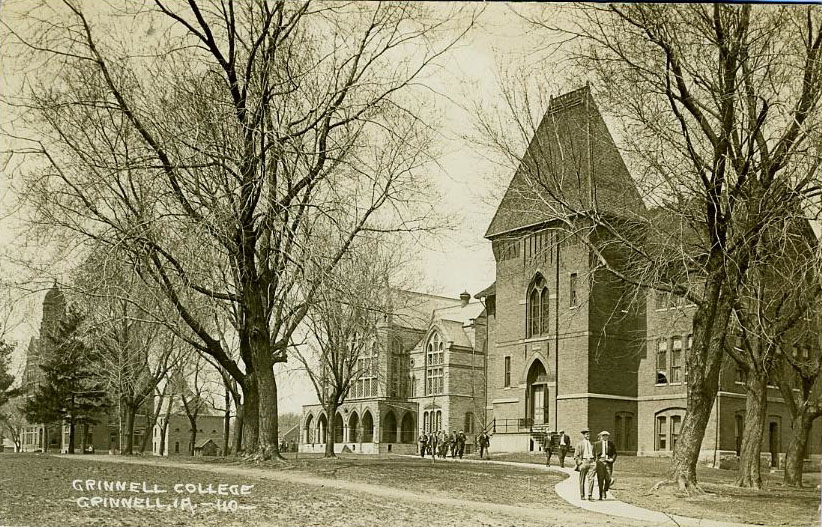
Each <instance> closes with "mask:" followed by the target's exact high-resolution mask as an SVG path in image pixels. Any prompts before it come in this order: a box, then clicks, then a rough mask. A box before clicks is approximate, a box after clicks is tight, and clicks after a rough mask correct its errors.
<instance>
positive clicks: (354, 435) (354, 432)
mask: <svg viewBox="0 0 822 527" xmlns="http://www.w3.org/2000/svg"><path fill="white" fill-rule="evenodd" d="M348 440H349V441H351V442H352V443H358V442H359V441H360V416H358V415H357V412H351V417H350V418H349V419H348Z"/></svg>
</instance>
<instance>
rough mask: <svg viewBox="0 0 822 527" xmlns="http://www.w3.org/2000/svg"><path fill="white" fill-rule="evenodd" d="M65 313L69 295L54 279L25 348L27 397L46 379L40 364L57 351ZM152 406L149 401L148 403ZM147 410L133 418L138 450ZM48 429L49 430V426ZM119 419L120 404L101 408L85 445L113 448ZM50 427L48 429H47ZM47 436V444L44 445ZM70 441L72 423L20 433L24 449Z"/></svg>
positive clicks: (78, 440) (62, 448)
mask: <svg viewBox="0 0 822 527" xmlns="http://www.w3.org/2000/svg"><path fill="white" fill-rule="evenodd" d="M65 313H66V299H65V296H64V295H63V293H62V291H60V288H59V287H57V284H56V283H55V284H54V286H52V288H51V289H49V290H48V292H46V296H45V299H44V300H43V317H42V320H41V322H40V334H39V337H34V338H32V339H31V340H30V341H29V346H28V348H27V350H26V363H25V368H24V370H23V387H24V388H25V392H26V394H27V395H26V397H29V396H31V394H33V393H34V391H35V390H36V389H37V386H38V385H39V384H41V383H42V382H43V379H44V373H43V370H42V369H40V365H42V364H45V363H46V362H47V361H48V359H49V357H51V356H52V354H53V353H55V350H54V349H53V348H54V345H53V343H52V340H53V338H54V337H55V336H56V335H57V331H58V329H59V325H60V323H61V321H62V320H63V317H64V316H65ZM147 406H148V407H150V403H147ZM144 423H145V411H144V410H140V411H139V412H138V413H137V414H136V415H135V418H134V443H133V444H134V450H135V451H136V450H138V449H139V447H140V444H141V442H142V440H143V434H144V433H145V424H144ZM47 429H48V430H47ZM119 429H120V422H119V418H118V415H117V406H116V405H112V406H111V407H110V408H109V409H108V411H101V413H100V415H99V416H98V417H97V424H93V425H88V427H87V429H86V437H85V445H86V447H87V448H89V447H90V448H91V449H93V450H94V452H97V453H100V452H109V451H111V452H114V451H116V450H118V449H119V445H120V434H119ZM47 431H48V433H46V432H47ZM74 434H75V451H76V452H80V451H81V448H82V444H83V438H82V437H81V436H82V434H83V426H81V425H77V426H75V429H74ZM46 437H48V443H49V444H48V445H45V441H46ZM68 443H69V426H68V425H67V424H62V425H61V424H59V423H53V424H50V425H45V424H42V423H29V424H27V425H26V426H24V427H23V430H22V433H21V450H22V451H23V452H34V451H57V452H66V451H67V449H68Z"/></svg>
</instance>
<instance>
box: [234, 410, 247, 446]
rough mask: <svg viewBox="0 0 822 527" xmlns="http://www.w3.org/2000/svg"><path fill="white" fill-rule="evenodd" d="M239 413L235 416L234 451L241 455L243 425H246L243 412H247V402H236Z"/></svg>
mask: <svg viewBox="0 0 822 527" xmlns="http://www.w3.org/2000/svg"><path fill="white" fill-rule="evenodd" d="M235 406H236V408H237V415H236V416H235V417H234V438H233V443H234V446H233V447H232V451H233V452H234V455H239V454H240V452H242V450H243V427H244V426H245V423H244V419H243V414H245V404H243V403H235Z"/></svg>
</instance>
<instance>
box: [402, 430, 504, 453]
mask: <svg viewBox="0 0 822 527" xmlns="http://www.w3.org/2000/svg"><path fill="white" fill-rule="evenodd" d="M467 440H468V438H467V437H466V436H465V432H463V431H462V430H460V431H459V432H451V433H450V434H449V433H448V432H445V431H444V430H440V431H439V432H429V433H425V432H423V433H422V434H421V435H420V437H419V439H418V440H417V441H418V443H419V447H420V448H419V449H420V457H425V455H426V454H431V456H433V457H435V458H436V457H437V456H439V457H441V458H443V459H445V458H446V457H448V455H449V454H450V455H451V458H452V459H454V458H457V457H459V458H460V459H462V456H463V454H465V443H466V442H467ZM476 444H477V446H478V447H479V449H480V457H483V454H484V452H486V451H487V450H488V446H489V445H490V444H491V439H490V437H489V436H488V434H487V433H486V432H485V431H484V430H483V431H482V432H481V433H480V434H479V435H478V436H477V441H476Z"/></svg>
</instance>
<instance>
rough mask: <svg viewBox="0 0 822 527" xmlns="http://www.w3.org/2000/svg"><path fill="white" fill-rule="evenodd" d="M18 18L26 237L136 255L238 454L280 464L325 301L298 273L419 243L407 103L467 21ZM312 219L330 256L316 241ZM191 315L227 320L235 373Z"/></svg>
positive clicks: (230, 15)
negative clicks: (285, 365) (364, 252)
mask: <svg viewBox="0 0 822 527" xmlns="http://www.w3.org/2000/svg"><path fill="white" fill-rule="evenodd" d="M22 10H23V9H14V8H13V7H7V6H5V5H4V11H5V16H4V20H3V28H4V33H5V35H6V42H4V46H3V48H4V49H8V50H9V52H10V53H14V54H15V55H16V56H17V57H21V58H22V60H21V61H18V63H22V62H24V63H25V64H26V65H28V66H34V67H36V69H31V70H29V71H30V72H34V73H30V75H29V79H27V84H26V85H27V86H28V87H30V88H31V89H29V90H27V91H26V93H25V94H24V95H22V96H21V97H9V98H7V100H6V103H7V108H9V109H14V111H15V113H16V115H20V116H21V119H19V120H15V121H14V129H13V130H7V131H6V132H7V134H8V136H9V137H12V136H13V138H14V141H15V144H23V143H24V142H25V146H23V147H21V148H18V149H16V151H15V155H17V154H20V155H24V156H25V157H26V158H27V159H26V164H25V166H23V167H22V168H21V170H22V171H23V172H24V174H25V180H26V181H27V184H28V189H29V192H28V193H27V195H28V196H29V197H30V198H31V199H32V200H33V202H34V203H35V208H36V210H37V211H38V213H39V214H38V219H37V221H38V222H40V223H42V224H46V225H49V226H52V227H55V226H56V227H58V228H59V229H61V230H63V231H65V232H71V233H74V234H77V235H79V236H81V237H91V238H94V239H97V240H101V241H103V242H106V243H110V244H114V245H117V246H118V247H122V248H124V249H125V250H128V251H131V252H132V253H133V254H134V255H135V259H137V258H138V257H139V259H140V261H141V262H142V264H141V265H140V266H138V272H139V273H140V274H141V276H143V277H144V278H145V279H146V280H153V281H155V282H156V283H157V284H158V286H160V287H161V288H162V290H163V291H164V294H165V295H166V297H167V299H168V301H169V302H170V303H172V304H173V305H174V307H175V308H176V309H177V311H178V313H179V315H180V317H181V318H182V319H183V320H184V321H185V323H186V324H187V325H188V327H189V329H190V336H188V337H186V338H187V340H188V342H189V344H190V345H192V346H194V347H195V348H197V349H198V350H199V351H200V352H202V353H205V354H208V355H210V356H212V357H213V358H214V359H215V360H216V361H217V362H218V363H220V365H221V366H222V367H223V368H225V369H226V371H228V372H229V373H230V375H231V376H232V378H233V379H235V380H236V382H237V383H238V384H239V385H240V386H241V388H242V390H243V396H244V403H245V404H244V405H245V415H244V427H245V431H244V435H245V437H246V439H247V444H248V446H249V448H248V450H256V452H257V454H258V455H260V456H262V457H266V458H267V457H271V456H278V450H277V384H276V381H275V378H274V373H273V367H274V365H275V364H276V363H279V362H283V361H285V360H286V359H287V350H288V349H289V347H290V345H291V341H292V336H293V333H294V331H295V330H296V328H297V327H298V326H299V325H300V323H301V322H302V320H303V318H304V317H305V314H306V313H307V311H308V309H309V307H310V305H311V302H312V300H313V298H314V296H315V295H316V294H317V291H318V289H319V287H320V282H310V281H307V280H306V277H305V275H304V272H303V271H304V268H305V265H306V264H307V262H309V261H312V262H323V265H324V266H325V267H326V268H327V270H328V271H329V272H330V271H332V270H333V268H334V267H335V266H336V265H337V263H338V262H339V261H340V259H341V258H342V257H343V255H344V254H345V253H346V252H347V250H348V248H349V246H350V244H351V243H352V241H353V240H354V239H355V238H356V237H357V236H358V235H360V234H361V233H362V232H364V231H374V230H406V231H408V230H417V229H424V228H427V227H428V225H429V219H428V218H430V216H429V215H428V212H429V209H426V208H425V207H424V206H423V204H424V203H425V202H424V200H422V199H419V200H418V198H419V194H418V193H419V192H420V191H421V189H423V188H425V185H423V184H422V183H421V179H420V177H421V176H420V175H419V174H420V170H419V169H420V167H421V166H422V165H423V164H424V163H425V162H427V161H428V160H429V154H430V153H431V149H430V144H429V135H430V133H429V132H430V130H431V128H430V126H431V125H430V123H429V122H427V121H426V119H425V117H424V116H426V115H427V114H428V112H427V111H426V108H425V107H426V104H425V103H424V102H423V100H422V99H421V95H422V94H430V92H427V91H424V90H423V91H422V92H421V90H420V89H419V88H418V87H419V86H420V85H422V84H423V83H424V80H425V78H424V75H425V72H427V70H428V69H429V68H430V67H431V66H432V65H433V64H435V63H436V61H437V60H438V59H439V58H440V57H441V56H442V55H443V54H444V53H445V52H446V51H447V50H448V49H449V48H450V47H451V46H452V45H453V44H454V43H455V42H456V41H458V40H459V39H460V37H461V36H462V34H463V32H464V31H465V30H466V29H465V28H467V27H469V26H470V25H471V20H470V19H469V20H468V21H467V22H466V23H462V22H460V20H464V18H461V17H459V16H456V14H455V16H450V15H449V16H445V15H442V14H441V13H440V14H441V19H440V20H439V21H436V20H433V19H432V18H431V17H430V16H428V13H427V11H428V6H425V5H420V4H400V3H391V4H364V3H354V4H351V3H348V4H342V5H338V4H331V3H319V4H317V5H314V4H312V3H292V2H286V1H277V2H274V1H261V2H256V1H255V2H246V1H231V2H217V1H208V0H201V1H192V2H188V3H187V4H186V5H182V4H167V3H166V2H164V1H162V0H155V2H154V3H153V5H151V6H149V7H146V8H141V9H139V10H138V11H137V12H134V13H128V15H129V18H128V19H129V24H128V27H126V26H125V25H124V26H117V25H116V24H114V22H113V21H114V18H112V17H107V16H105V14H102V15H99V16H98V14H94V15H92V14H90V13H86V12H85V11H84V10H83V8H82V7H81V6H80V4H79V3H76V2H73V1H72V0H64V2H63V3H62V4H60V5H58V4H48V5H46V6H42V7H41V8H35V9H28V7H26V9H25V12H24V13H22V15H21V11H22ZM17 15H21V16H17ZM457 25H462V29H460V28H456V29H455V26H457ZM137 35H139V38H133V37H136V36H137ZM35 64H36V66H35ZM318 222H324V223H325V224H326V226H327V227H328V228H333V229H335V231H336V233H337V235H336V237H330V238H329V239H330V240H333V242H334V243H333V244H332V245H329V246H322V247H321V246H317V245H314V244H312V243H310V239H311V238H310V235H309V234H310V231H311V230H312V229H313V228H314V226H315V225H316V224H317V223H318ZM200 299H204V300H205V301H207V302H212V303H216V304H228V305H229V306H230V308H231V310H232V311H233V312H235V313H236V320H235V324H236V327H237V328H238V329H237V331H238V336H239V342H240V361H241V364H239V363H238V362H236V361H234V360H232V358H231V357H230V356H229V354H228V353H227V351H226V350H225V349H223V347H222V345H221V342H220V339H219V338H218V336H216V335H215V334H214V333H213V331H212V330H211V329H210V326H209V324H208V323H206V322H205V321H204V320H203V319H202V318H201V317H199V316H198V314H197V313H196V310H195V309H192V307H191V305H192V303H193V302H196V301H198V300H200Z"/></svg>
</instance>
